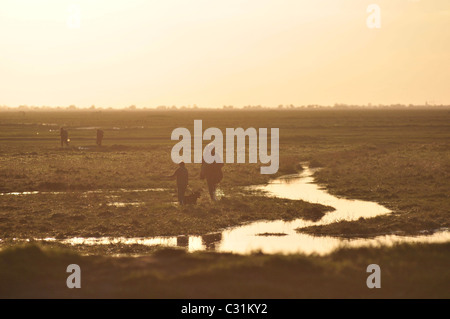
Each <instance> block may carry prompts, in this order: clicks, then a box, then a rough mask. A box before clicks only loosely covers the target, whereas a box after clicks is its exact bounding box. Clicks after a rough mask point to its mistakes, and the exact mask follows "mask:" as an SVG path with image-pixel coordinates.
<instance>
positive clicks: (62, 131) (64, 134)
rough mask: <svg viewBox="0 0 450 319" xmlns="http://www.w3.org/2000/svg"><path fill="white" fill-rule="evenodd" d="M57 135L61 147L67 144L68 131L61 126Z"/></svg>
mask: <svg viewBox="0 0 450 319" xmlns="http://www.w3.org/2000/svg"><path fill="white" fill-rule="evenodd" d="M59 135H60V137H61V147H64V144H66V145H67V146H69V132H67V131H66V130H65V129H64V128H63V127H61V129H60V130H59Z"/></svg>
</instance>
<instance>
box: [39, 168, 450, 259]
mask: <svg viewBox="0 0 450 319" xmlns="http://www.w3.org/2000/svg"><path fill="white" fill-rule="evenodd" d="M313 174H314V170H313V169H310V168H309V167H308V166H306V165H304V170H303V171H302V172H301V173H299V174H293V175H287V176H283V177H281V178H278V179H274V180H273V181H271V182H270V183H269V184H267V185H259V186H253V187H250V189H254V190H261V191H265V192H266V194H267V196H274V197H279V198H287V199H293V200H304V201H307V202H311V203H319V204H323V205H327V206H332V207H334V208H335V210H334V211H332V212H328V213H326V214H325V216H324V217H322V218H321V219H320V220H319V221H316V222H313V221H306V220H303V219H296V220H293V221H289V222H285V221H282V220H277V221H258V222H253V223H249V224H246V225H243V226H237V227H230V228H228V229H225V230H223V231H222V232H217V233H212V234H207V235H204V236H186V235H180V236H172V237H151V238H125V237H114V238H111V237H101V238H68V239H62V240H59V239H55V238H46V239H43V240H44V241H49V242H53V241H57V242H61V243H64V244H70V245H108V244H115V243H121V244H125V245H126V244H130V245H131V244H141V245H148V246H154V245H161V246H169V247H175V246H178V247H185V248H186V249H187V250H188V251H190V252H193V251H199V250H214V251H217V252H232V253H239V254H249V253H252V252H254V251H261V252H263V253H266V254H275V253H283V254H287V253H305V254H313V253H314V254H318V255H324V254H328V253H330V252H332V251H334V250H336V249H338V248H340V247H344V246H345V247H361V246H368V245H374V246H379V245H393V244H395V243H404V242H409V243H412V242H417V243H419V242H420V243H436V242H447V241H450V231H449V230H448V229H440V230H436V231H435V232H433V234H431V235H425V234H424V235H419V236H401V235H398V234H390V235H382V236H377V237H374V238H351V239H349V238H339V237H330V236H313V235H308V234H303V233H299V232H298V231H297V230H296V229H298V228H301V227H307V226H312V225H325V224H330V223H334V222H338V221H342V220H347V221H350V220H357V219H359V218H361V217H362V218H372V217H375V216H379V215H386V214H389V213H391V212H390V210H389V209H387V208H386V207H383V206H381V205H379V204H377V203H373V202H368V201H362V200H351V199H345V198H340V197H336V196H333V195H331V194H329V193H328V192H327V191H326V189H324V188H322V187H320V186H319V185H317V184H316V183H315V182H314V178H313Z"/></svg>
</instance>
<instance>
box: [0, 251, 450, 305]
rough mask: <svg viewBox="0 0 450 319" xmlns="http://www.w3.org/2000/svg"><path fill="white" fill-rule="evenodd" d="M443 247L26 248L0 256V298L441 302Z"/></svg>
mask: <svg viewBox="0 0 450 319" xmlns="http://www.w3.org/2000/svg"><path fill="white" fill-rule="evenodd" d="M449 245H450V244H448V243H446V244H431V245H422V244H418V245H407V244H403V245H396V246H393V247H391V248H373V247H369V248H359V249H346V248H343V249H340V250H338V251H336V252H334V253H332V254H330V255H328V256H324V257H319V256H305V255H299V254H297V255H288V256H283V255H264V254H253V255H251V256H240V255H233V254H218V253H206V252H201V253H200V252H199V253H190V254H187V253H186V252H184V251H183V250H179V249H167V248H165V249H158V250H157V251H155V252H154V253H151V254H149V255H147V256H143V257H135V258H130V257H116V258H114V257H100V256H79V255H76V254H73V253H72V252H68V251H65V250H60V249H58V250H55V249H50V248H43V247H41V246H38V245H27V246H20V247H13V248H10V249H6V250H3V251H1V252H0V297H2V298H152V299H158V298H443V299H448V298H449V297H450V291H449V289H448V287H449V284H450V277H449V273H448V264H449V263H450V255H449V254H448V251H449V249H450V247H449ZM72 263H76V264H79V265H80V267H81V269H82V287H86V288H85V289H67V288H66V287H65V280H66V278H67V273H65V269H66V267H67V265H69V264H72ZM372 263H377V264H379V265H380V267H381V269H382V288H381V289H368V288H367V286H366V279H367V276H368V274H367V273H366V268H367V265H369V264H372ZM87 288H88V289H87Z"/></svg>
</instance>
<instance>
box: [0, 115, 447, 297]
mask: <svg viewBox="0 0 450 319" xmlns="http://www.w3.org/2000/svg"><path fill="white" fill-rule="evenodd" d="M194 119H202V120H203V128H204V129H206V128H207V127H218V128H220V129H222V131H223V132H225V128H226V127H243V128H248V127H255V128H261V127H267V128H271V127H278V128H280V170H279V172H278V173H277V174H276V175H275V176H280V175H282V174H287V173H292V172H295V171H296V170H298V169H299V167H298V165H297V164H298V162H300V161H308V162H309V163H310V165H311V166H313V167H321V168H322V169H321V170H319V171H318V172H316V174H315V177H316V180H317V181H318V182H319V183H320V184H322V185H323V186H324V187H326V188H327V189H328V190H329V191H330V192H331V193H333V194H336V195H339V196H343V197H347V198H355V199H364V200H370V201H374V202H378V203H380V204H382V205H384V206H386V207H388V208H389V209H391V210H392V211H393V213H392V214H389V215H387V216H382V217H377V218H372V219H366V220H365V219H360V220H357V221H352V222H345V221H344V222H339V223H334V224H330V225H326V226H313V227H308V228H304V229H299V230H298V231H300V232H307V233H311V234H315V235H333V236H345V237H352V236H358V237H369V236H373V235H378V234H389V233H392V232H396V233H400V234H413V235H414V234H418V233H419V232H421V231H431V232H432V231H434V230H435V229H439V228H444V227H449V225H450V222H449V221H450V192H449V189H450V110H283V111H249V110H234V111H205V110H197V111H73V112H26V113H25V112H3V113H1V114H0V193H8V192H26V191H28V192H29V191H39V192H42V193H39V194H34V195H22V196H21V195H0V238H2V239H3V240H4V241H3V246H4V247H6V246H14V242H13V241H12V239H13V238H23V239H26V238H45V237H56V238H66V237H75V236H80V237H102V236H124V237H140V236H159V235H203V234H206V233H209V232H215V231H219V230H221V229H223V228H225V227H229V226H235V225H240V224H244V223H248V222H251V221H256V220H274V219H284V220H291V219H294V218H305V219H309V220H317V219H319V218H320V217H321V216H323V214H326V213H327V211H329V210H330V208H329V207H325V206H322V205H316V204H310V203H306V202H302V201H291V200H281V199H273V198H267V197H264V196H263V194H261V193H255V192H249V191H246V190H245V189H244V188H243V187H242V186H248V185H255V184H264V183H267V182H268V181H269V179H270V178H272V177H274V176H268V175H261V174H260V173H259V167H260V164H232V165H231V164H230V165H225V167H224V179H223V181H222V182H221V184H220V190H221V192H222V193H223V197H222V199H221V200H220V201H219V202H217V203H212V202H211V201H210V200H209V197H208V194H207V188H206V185H205V182H204V181H203V180H200V179H199V173H200V164H187V169H188V170H189V174H190V190H196V189H200V190H202V197H201V198H200V201H199V204H198V205H197V206H187V207H183V208H180V207H178V206H177V204H176V203H175V202H176V191H175V182H174V181H173V180H170V179H167V178H166V177H165V176H167V175H170V174H172V173H173V171H174V170H175V169H176V165H175V164H173V163H172V161H171V159H170V150H171V148H172V146H173V145H174V144H175V141H171V140H170V135H171V132H172V130H173V129H174V128H177V127H186V128H188V129H190V130H191V132H192V130H193V123H194ZM60 126H65V127H66V128H67V129H68V131H69V138H70V139H71V144H70V147H69V148H64V149H62V148H61V147H60V145H59V127H60ZM95 127H101V128H102V129H103V130H104V131H105V139H104V141H103V144H104V146H103V147H101V148H98V147H96V146H95V129H94V128H95ZM142 189H154V190H149V191H145V192H143V191H141V192H133V190H142ZM123 190H125V191H123ZM114 202H119V203H129V204H130V203H131V204H133V205H126V206H125V207H116V206H111V203H114ZM52 248H55V247H53V246H52ZM448 248H449V247H448V245H447V244H445V245H419V246H402V247H397V248H394V249H360V250H357V251H356V250H348V251H347V250H344V251H341V252H338V253H335V254H333V255H331V256H327V257H306V256H261V255H253V256H250V257H244V256H231V255H218V254H207V253H204V254H194V255H187V254H182V253H173V252H170V253H168V254H169V256H165V255H164V253H162V254H163V255H158V252H156V254H157V255H155V256H153V255H149V256H148V258H147V259H148V260H147V259H146V258H145V257H142V258H140V259H136V260H135V259H130V258H128V259H127V258H119V259H114V258H113V259H111V258H107V257H101V256H96V257H86V256H84V257H82V256H78V255H71V254H69V255H67V253H61V254H60V253H59V250H58V249H57V248H55V249H56V250H55V252H52V250H50V251H47V249H49V248H48V247H47V248H46V249H45V252H42V251H41V250H40V249H37V248H26V249H16V250H15V249H14V247H12V248H10V249H11V250H8V251H3V252H2V253H1V257H0V258H2V259H1V260H2V261H1V263H0V265H1V266H0V267H2V268H1V269H3V270H5V271H2V273H9V272H12V273H11V276H10V277H11V278H15V279H17V280H18V282H14V281H13V279H11V280H12V281H8V280H9V279H8V278H9V277H8V276H6V275H3V277H2V281H4V283H5V284H6V287H9V288H11V287H12V286H11V285H13V286H14V287H17V290H11V289H9V290H8V289H7V290H3V292H2V295H3V296H30V297H33V296H37V294H38V290H37V288H36V289H34V288H32V289H28V290H27V289H25V287H26V285H27V284H26V281H23V282H22V281H20V280H21V279H18V278H19V277H20V275H19V273H20V269H22V268H20V267H19V269H15V270H12V269H10V267H8V266H7V263H6V261H5V260H12V259H14V258H16V259H17V260H18V261H20V260H23V262H24V263H29V262H33V258H34V257H36V258H37V260H39V262H42V263H43V265H47V266H48V267H49V269H53V268H52V267H56V265H57V264H58V263H59V262H61V263H62V264H64V263H65V262H66V261H67V258H69V257H67V256H70V258H75V259H76V260H78V261H80V262H83V263H85V264H86V265H88V266H87V267H90V268H89V269H91V270H92V273H93V274H96V275H95V276H94V275H92V277H90V279H88V282H90V281H92V284H93V285H94V286H95V287H98V289H99V290H96V289H97V288H95V289H94V290H93V291H92V295H89V292H86V291H84V292H81V293H80V294H81V295H68V294H70V292H68V291H65V292H61V293H62V294H61V295H58V296H68V297H72V296H84V297H94V296H104V297H110V296H121V297H122V296H123V297H157V296H159V297H161V298H163V297H167V296H170V297H227V296H233V297H235V295H233V293H234V292H236V291H240V292H241V295H242V296H243V297H245V296H251V297H291V298H299V297H336V296H340V297H352V296H356V297H375V298H376V297H422V296H423V297H431V296H437V297H446V298H448V296H449V294H448V293H449V291H448V282H449V278H448V270H446V269H444V267H443V266H442V265H443V264H445V263H447V265H448V255H449V254H448V251H449V250H448ZM78 250H79V252H81V253H94V254H96V255H105V254H109V253H139V252H140V253H142V252H145V253H150V254H152V253H153V251H154V250H155V249H154V248H151V249H150V248H144V247H139V246H137V247H131V248H130V247H113V248H111V249H109V248H108V249H98V248H88V247H80V248H78ZM28 255H30V256H29V257H28ZM11 258H12V259H11ZM27 258H30V259H27ZM16 259H14V260H16ZM369 259H370V260H375V261H379V260H381V261H383V262H384V264H387V265H391V266H392V268H391V270H388V271H387V272H386V273H387V274H389V275H388V276H389V278H388V280H389V281H390V282H391V283H392V282H395V285H393V286H391V287H390V288H389V289H384V290H383V291H384V292H383V293H382V294H378V295H377V293H376V292H373V291H372V290H368V289H367V287H365V279H364V280H363V281H361V285H363V286H361V287H360V286H352V285H350V286H349V285H348V283H347V280H349V278H351V277H352V276H356V274H357V272H358V274H359V276H362V277H364V278H365V276H366V273H365V269H363V268H362V266H363V265H364V264H366V263H367V262H369ZM152 260H156V264H155V265H154V266H155V267H156V268H152V267H153V266H152V267H150V268H149V269H148V270H145V269H144V270H142V269H141V268H144V266H145V267H146V265H147V263H150V264H151V265H153V264H152V263H153V261H152ZM169 261H170V262H169ZM425 261H426V262H425ZM172 262H174V263H175V264H177V263H181V262H182V263H185V264H186V265H190V264H191V263H192V265H194V266H195V267H194V266H193V267H194V268H190V266H189V267H186V268H184V267H183V269H174V274H168V273H166V272H164V271H163V270H162V269H163V268H164V267H168V264H167V263H172ZM159 263H161V264H159ZM369 263H372V262H369ZM18 264H20V263H19V262H18ZM428 264H433V265H434V264H436V267H437V268H436V271H434V270H433V271H428V270H426V271H425V268H424V267H425V266H424V265H428ZM124 265H128V266H127V267H130V268H129V269H130V270H132V271H130V275H127V274H125V270H123V272H122V270H120V269H121V267H122V266H123V267H124V268H125V269H126V268H127V267H125V266H124ZM100 266H101V267H100ZM163 266H164V267H163ZM366 266H367V264H366ZM428 266H430V265H428ZM23 267H25V264H24V266H23ZM158 267H159V268H158ZM433 267H434V266H433ZM440 267H441V268H440ZM100 268H101V269H100ZM447 268H448V267H447ZM168 269H172V268H170V267H169V268H168ZM277 269H280V270H277ZM433 269H434V268H433ZM437 270H439V271H441V273H444V277H442V275H440V274H439V273H438V272H437ZM49 271H50V270H49ZM267 271H272V272H273V273H274V276H273V277H270V279H269V280H267V281H265V280H263V279H262V278H265V277H264V276H267V273H266V272H267ZM283 271H286V273H283ZM24 272H26V271H25V270H24ZM408 272H413V273H414V275H413V276H416V275H417V280H416V281H414V283H408V278H407V274H406V273H408ZM422 272H426V273H422ZM253 273H254V275H252V274H253ZM294 273H295V274H296V275H297V277H295V278H297V279H298V282H296V284H295V285H292V284H291V283H289V284H288V282H289V280H288V278H289V276H294ZM299 273H301V275H298V274H299ZM131 274H134V275H131ZM65 275H66V274H65V273H63V274H62V275H61V276H65ZM116 275H117V277H114V278H116V279H115V280H118V281H120V282H125V283H126V285H127V287H128V288H123V289H122V288H117V290H114V289H113V290H112V291H111V293H106V292H105V291H106V289H105V287H102V285H101V284H100V281H101V280H102V279H104V280H106V279H107V278H109V276H111V277H112V276H116ZM288 275H289V276H288ZM5 276H6V277H5ZM27 276H31V277H30V278H34V277H32V276H38V271H37V270H36V272H35V273H34V272H29V273H27V274H26V276H25V277H27ZM49 276H50V275H49ZM277 276H278V277H277ZM285 276H286V277H285ZM248 277H250V279H251V280H250V281H249V283H248V285H247V284H246V285H245V286H243V285H239V284H238V283H237V282H238V281H242V280H243V278H248ZM27 278H28V277H27ZM58 278H59V277H58ZM383 278H385V277H383ZM396 278H397V279H396ZM297 279H295V280H297ZM443 279H445V280H443ZM5 280H6V282H5ZM24 280H25V279H24ZM53 280H56V279H52V277H51V276H50V277H48V278H47V277H44V278H43V279H41V281H39V280H38V279H37V277H36V278H34V279H33V280H31V279H30V281H29V282H31V281H33V282H38V284H36V285H37V286H33V285H34V284H33V285H31V286H32V287H41V288H42V287H47V285H49V286H48V287H50V286H52V285H55V281H53ZM210 280H216V281H217V285H218V286H217V287H220V289H212V288H211V287H209V288H208V286H207V285H206V282H208V281H210ZM361 280H362V279H361ZM383 280H385V279H383ZM440 280H443V281H442V282H443V283H444V284H446V286H445V285H444V286H442V285H443V284H442V282H441V281H440ZM389 281H386V285H387V284H388V282H389ZM64 282H65V281H63V283H64ZM131 283H134V284H133V285H131ZM140 283H142V285H144V283H146V284H148V283H152V284H155V285H157V287H159V288H158V289H156V290H155V291H156V292H157V295H153V294H152V292H151V291H149V290H146V289H145V287H141V286H140V285H141V284H140ZM194 283H198V285H197V284H194ZM202 283H203V284H202ZM5 284H1V285H0V286H1V287H3V289H6V288H4V287H5ZM39 285H41V286H39ZM114 285H116V286H114V287H119V286H120V285H119V284H118V283H117V282H116V283H115V284H114ZM118 285H119V286H118ZM190 285H191V286H190ZM341 285H342V286H341ZM313 286H314V287H316V288H314V289H313V288H312V287H313ZM52 287H53V286H52ZM132 287H135V288H136V289H134V290H133V288H132ZM338 287H341V288H338ZM342 287H346V288H342ZM384 287H388V286H384ZM384 287H383V288H384ZM436 287H438V288H436ZM446 287H447V288H446ZM41 288H39V289H41ZM262 288H264V289H262ZM46 289H47V288H46ZM42 291H44V292H45V291H48V289H47V290H45V289H44V290H42ZM55 291H58V290H57V289H56V290H55ZM176 291H177V292H176ZM44 292H43V293H42V296H44V297H51V296H56V295H52V294H53V293H52V292H47V293H44ZM156 292H155V293H156ZM27 294H28V295H27ZM84 294H87V295H84Z"/></svg>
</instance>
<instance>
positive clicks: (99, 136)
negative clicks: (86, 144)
mask: <svg viewBox="0 0 450 319" xmlns="http://www.w3.org/2000/svg"><path fill="white" fill-rule="evenodd" d="M102 141H103V131H102V130H97V146H102Z"/></svg>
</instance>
